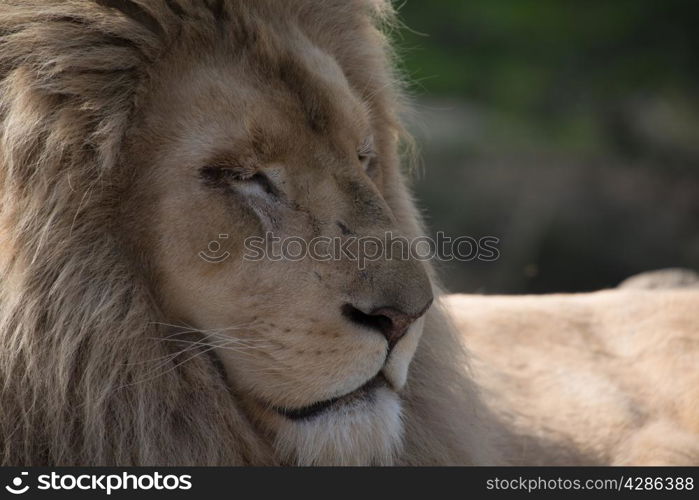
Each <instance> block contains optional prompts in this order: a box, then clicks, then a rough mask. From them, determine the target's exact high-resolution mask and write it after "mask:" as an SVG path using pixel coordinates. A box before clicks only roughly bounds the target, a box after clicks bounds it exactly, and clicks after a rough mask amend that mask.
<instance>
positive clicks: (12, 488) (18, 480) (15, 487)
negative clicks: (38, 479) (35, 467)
mask: <svg viewBox="0 0 699 500" xmlns="http://www.w3.org/2000/svg"><path fill="white" fill-rule="evenodd" d="M28 475H29V473H28V472H20V475H19V476H17V477H15V478H14V479H12V484H11V485H9V484H8V485H7V486H5V489H6V490H7V491H9V492H10V493H12V494H13V495H22V494H23V493H26V492H27V491H29V485H28V484H26V485H24V486H22V483H23V481H22V479H23V476H28Z"/></svg>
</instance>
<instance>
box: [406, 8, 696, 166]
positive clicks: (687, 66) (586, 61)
mask: <svg viewBox="0 0 699 500" xmlns="http://www.w3.org/2000/svg"><path fill="white" fill-rule="evenodd" d="M396 6H397V8H398V10H399V15H400V18H401V20H402V22H403V24H404V27H403V29H401V30H399V33H398V36H397V37H396V38H397V43H398V46H399V47H400V51H401V56H402V58H403V61H404V65H405V70H406V73H407V75H408V76H409V79H410V80H411V81H413V82H415V83H416V93H417V94H418V95H425V94H426V95H432V96H435V95H440V96H454V97H461V98H466V99H469V100H471V101H475V102H478V103H480V104H482V105H484V106H488V107H492V108H494V109H496V110H499V111H502V112H504V113H509V114H513V115H516V116H520V117H522V118H523V119H525V120H527V121H529V122H531V120H535V121H536V124H537V127H538V128H539V132H541V134H543V137H542V140H544V141H547V142H548V143H549V144H550V145H551V146H554V147H555V146H560V147H564V148H566V147H580V148H584V149H590V148H596V147H605V146H609V147H611V148H615V149H617V150H619V152H621V153H628V154H635V153H636V151H635V149H638V146H639V144H637V142H642V140H643V138H642V137H641V138H638V137H635V135H634V133H628V131H627V130H625V124H624V123H623V121H624V120H625V119H628V118H629V117H627V116H626V115H625V110H626V108H628V107H629V106H630V105H631V106H633V103H631V104H629V101H630V100H632V99H646V98H648V97H649V96H657V95H662V96H663V97H664V98H665V99H668V100H671V101H672V103H673V106H674V107H676V108H678V109H683V108H691V109H695V110H696V109H699V102H698V100H697V93H696V89H697V86H698V85H699V2H696V1H694V0H665V1H662V2H661V1H657V0H653V1H651V0H613V1H609V0H607V1H600V0H589V1H578V2H569V1H560V0H439V1H434V2H428V1H425V0H405V1H404V2H402V3H401V2H397V3H396ZM691 125H692V126H694V125H696V126H698V127H699V123H697V122H692V123H691ZM610 129H611V130H610ZM696 139H697V138H696V137H694V140H695V141H696ZM605 141H606V142H605Z"/></svg>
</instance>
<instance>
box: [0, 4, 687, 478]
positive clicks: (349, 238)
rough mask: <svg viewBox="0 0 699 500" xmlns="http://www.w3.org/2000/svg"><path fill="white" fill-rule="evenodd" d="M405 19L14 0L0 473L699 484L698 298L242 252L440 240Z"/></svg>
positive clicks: (334, 11)
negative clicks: (108, 469) (554, 476)
mask: <svg viewBox="0 0 699 500" xmlns="http://www.w3.org/2000/svg"><path fill="white" fill-rule="evenodd" d="M392 20H393V12H392V9H391V6H390V4H389V3H388V2H386V1H382V0H349V1H348V0H324V1H323V2H318V1H312V0H287V1H284V2H278V1H275V0H235V1H234V0H206V1H202V0H71V1H63V0H0V196H1V198H0V200H1V201H0V235H1V236H0V283H1V285H0V380H1V381H2V385H1V389H0V391H1V392H0V446H1V448H0V450H1V451H2V455H1V460H0V463H2V464H3V465H25V466H26V465H64V466H69V465H121V466H124V465H163V466H165V465H440V464H450V465H454V464H461V465H469V464H472V465H482V464H508V463H551V464H575V463H644V462H653V461H667V462H676V461H679V458H678V457H685V458H686V459H687V460H689V461H692V460H693V461H695V462H696V457H697V456H699V455H697V454H696V453H695V451H696V446H695V445H696V433H697V428H696V425H695V424H696V421H697V419H696V412H695V411H694V410H696V401H697V397H696V387H697V384H696V380H697V378H696V377H697V376H696V370H695V369H694V368H692V367H691V366H690V363H689V361H688V356H689V354H688V353H689V352H690V351H691V349H695V347H696V340H697V339H696V331H697V328H696V327H697V323H696V318H694V317H693V316H691V314H690V313H691V312H693V305H694V304H695V303H696V300H697V295H696V293H695V292H690V291H683V292H681V293H680V292H677V291H664V292H643V293H641V292H640V291H638V292H622V291H618V292H603V293H602V294H601V295H595V294H592V295H590V296H580V297H579V298H575V299H570V300H569V299H562V298H557V297H555V296H554V297H550V298H542V299H541V300H539V299H531V298H529V299H527V298H522V299H521V301H522V302H521V303H519V302H516V300H515V299H508V298H497V297H493V298H479V297H472V298H468V299H463V302H462V298H458V297H457V298H456V299H446V300H444V299H443V298H442V297H443V292H442V291H441V288H440V287H439V285H438V283H437V278H436V273H435V271H434V269H433V268H432V267H431V266H430V265H429V263H427V262H424V261H423V260H420V259H415V258H391V259H377V260H371V261H370V262H367V263H366V265H361V266H360V265H358V262H357V260H356V259H353V258H351V256H347V255H343V256H342V257H341V258H332V259H325V258H304V259H291V258H280V259H277V258H270V255H269V254H265V255H264V256H263V257H265V258H261V259H253V258H248V257H249V254H248V250H250V246H249V242H250V238H252V237H260V236H262V235H264V236H265V237H267V236H268V235H271V236H272V238H271V240H272V246H271V247H270V249H271V250H275V249H277V246H278V241H279V240H281V239H285V238H286V239H288V240H289V241H290V240H291V238H296V240H295V241H297V242H298V241H299V240H301V241H308V240H314V241H327V240H332V241H339V242H341V243H342V244H343V245H344V244H345V243H347V242H350V243H352V242H354V241H356V240H357V239H358V238H379V237H381V236H382V235H385V234H386V233H391V234H394V235H396V236H398V237H401V238H406V239H410V238H416V237H418V236H420V235H422V234H424V230H423V224H422V222H421V219H420V217H419V214H418V211H417V209H416V208H415V204H414V202H413V200H412V198H411V195H410V193H409V190H408V188H407V173H406V172H404V171H403V170H402V169H401V167H400V160H399V158H400V155H399V149H400V145H401V144H402V143H404V142H405V141H404V139H405V138H406V133H405V131H404V128H403V126H402V116H403V113H404V111H405V110H406V105H405V104H404V103H405V99H404V97H403V94H404V92H402V90H401V80H400V75H399V74H398V73H397V72H396V70H395V69H394V68H395V64H394V63H393V59H394V57H393V55H392V52H391V47H390V43H389V42H388V37H387V33H388V32H390V29H391V25H392V24H391V23H392ZM274 238H276V240H275V239H274ZM265 241H267V239H265ZM275 241H276V242H277V243H275ZM265 248H266V247H265ZM266 249H267V248H266ZM528 301H531V303H529V302H528ZM445 306H451V308H452V309H453V310H454V312H456V313H458V316H457V323H458V325H457V326H459V327H460V328H461V329H462V330H463V331H464V332H465V333H458V332H457V330H456V329H455V328H454V327H453V326H452V323H451V320H450V317H449V313H448V312H447V311H446V310H445ZM527 325H529V326H527ZM562 326H563V328H564V329H565V331H561V333H560V334H559V335H558V336H556V335H555V334H556V332H559V331H560V330H561V327H562ZM527 328H529V330H528V329H527ZM539 329H541V332H540V333H541V334H542V335H541V337H540V338H534V339H532V338H530V336H526V337H525V332H527V331H535V332H539ZM637 329H638V331H640V332H642V335H643V336H642V338H643V343H642V345H641V347H642V348H641V347H637V346H636V344H635V340H634V333H635V332H636V331H637ZM568 330H570V332H569V331H568ZM498 331H502V332H503V334H502V337H501V339H502V341H503V342H505V343H504V344H502V345H501V347H500V349H501V350H500V351H498V350H497V349H494V350H492V353H493V354H494V360H493V362H494V364H493V365H492V367H491V366H490V365H489V364H488V363H489V361H488V360H489V359H491V358H488V357H487V348H486V347H487V344H488V342H490V341H492V340H494V337H491V336H490V335H486V334H488V333H489V332H494V333H496V332H498ZM588 336H589V337H590V339H591V342H592V341H593V340H594V342H593V345H588V342H587V339H588ZM532 340H534V342H533V343H532V344H530V343H529V342H531V341H532ZM632 341H633V342H632ZM515 342H521V345H517V346H516V345H513V344H514V343H515ZM547 342H550V343H551V346H547V344H546V343H547ZM604 342H606V344H603V343H604ZM527 345H529V348H527V347H526V346H527ZM479 346H480V347H479ZM556 346H557V347H556ZM649 346H651V347H652V346H654V347H653V349H655V347H657V352H656V351H654V350H651V347H649ZM541 347H550V349H549V350H554V349H557V350H559V351H560V353H561V356H563V357H562V358H559V359H557V360H556V361H557V363H555V364H553V363H552V366H549V365H548V364H547V363H546V361H550V357H548V356H545V357H542V356H541ZM590 347H592V349H590ZM603 347H604V349H603ZM480 348H483V349H482V351H479V349H480ZM471 349H473V350H474V351H475V354H473V358H474V359H472V360H471V359H470V358H471V355H469V350H471ZM527 349H531V350H532V351H533V354H532V357H531V359H530V358H527V360H528V361H526V360H520V359H519V358H518V357H517V353H518V352H524V354H527V355H528V354H531V353H530V352H529V351H527ZM673 349H674V350H673ZM578 351H581V352H582V353H583V354H580V353H579V352H578ZM614 355H616V356H619V357H622V356H627V357H626V358H624V359H625V360H626V362H625V363H621V362H620V363H619V365H618V366H617V365H615V364H614V363H613V362H611V357H612V356H614ZM665 355H667V356H668V357H667V358H665V357H663V356H665ZM537 356H538V357H537ZM578 356H581V358H580V360H578ZM634 356H639V357H642V356H646V357H645V358H643V359H642V363H643V365H642V366H641V365H640V364H639V366H638V369H639V370H644V369H645V370H648V369H649V367H652V368H653V370H656V371H650V370H648V371H644V372H643V374H644V377H645V378H643V379H633V373H635V372H632V371H631V370H630V368H634V366H632V363H631V362H629V361H628V360H633V359H635V358H634ZM567 357H569V358H567ZM513 358H515V359H514V360H513ZM481 359H483V360H484V363H481V362H480V360H481ZM566 359H568V360H569V361H570V363H569V364H570V369H571V372H570V373H571V374H572V375H571V377H572V376H575V377H577V378H575V381H577V382H575V383H577V384H578V385H581V386H582V387H574V388H575V389H576V391H573V394H571V391H570V390H567V389H570V388H571V387H572V386H566V385H565V384H566V383H567V381H568V380H569V379H568V378H567V375H566V373H567V370H568V363H566V362H565V361H566ZM576 360H578V361H576ZM510 361H512V363H514V364H513V365H512V366H509V365H508V364H507V363H509V362H510ZM585 361H589V362H590V366H587V365H586V366H585V367H580V368H577V367H578V365H581V366H582V363H583V362H585ZM496 362H497V363H500V364H499V365H498V364H497V363H496ZM503 363H504V365H503ZM518 363H531V367H532V369H533V370H534V371H535V373H534V375H536V376H535V377H533V378H525V379H521V380H515V379H514V377H516V376H518V375H520V374H524V372H525V370H524V369H522V370H520V372H518V371H517V370H518V368H517V366H519V365H518ZM497 367H499V368H500V369H501V373H500V374H499V375H498V374H495V376H493V377H489V376H488V374H486V373H485V372H486V371H487V370H488V369H490V368H493V371H494V370H495V369H496V368H497ZM551 367H552V368H554V370H553V373H552V374H549V375H545V374H544V373H543V372H544V371H547V370H548V369H549V368H551ZM626 367H628V368H629V372H628V373H627V372H625V371H623V370H624V369H625V368H626ZM539 370H541V373H540V372H539ZM585 370H590V371H585ZM683 370H684V371H683ZM678 371H682V373H681V375H678V374H677V372H678ZM622 372H623V373H622ZM581 373H582V374H583V375H579V374H581ZM653 374H655V375H657V377H656V378H653ZM527 376H528V375H527ZM585 376H586V377H587V379H585V378H584V377H585ZM604 376H608V377H611V378H610V379H608V380H607V383H608V385H609V386H604V384H602V382H600V383H599V384H597V385H594V384H592V383H590V382H589V380H588V379H594V378H595V377H598V378H599V377H604ZM510 377H512V378H510ZM616 377H618V380H619V381H618V382H617V378H616ZM571 380H572V379H571ZM622 380H623V383H622V382H621V381H622ZM663 380H672V384H671V388H672V390H668V391H666V394H664V395H663V397H662V398H661V397H660V396H658V395H657V394H656V393H655V392H652V393H651V392H650V391H656V390H657V388H658V387H665V385H664V384H663V383H662V382H663ZM503 381H504V382H505V383H500V382H503ZM692 381H694V383H692ZM508 382H512V383H508ZM571 383H573V382H571ZM517 384H521V385H519V386H518V385H517ZM535 384H536V385H535ZM615 384H616V385H615ZM622 385H623V387H622ZM553 389H558V392H556V391H554V390H553ZM581 389H585V390H588V391H589V394H586V396H587V398H583V399H582V400H578V401H576V403H575V404H574V403H573V402H572V399H573V396H575V395H579V394H578V393H579V392H580V391H581ZM634 391H635V392H634ZM561 392H563V393H564V394H565V396H566V397H565V398H560V393H561ZM547 395H549V396H551V397H550V398H549V399H548V400H547V399H546V396H547ZM495 396H498V397H499V398H500V399H497V398H495ZM624 397H626V398H627V399H623V398H624ZM632 398H638V401H637V400H636V399H632ZM653 398H655V399H653ZM586 401H588V402H589V401H592V402H593V403H594V406H595V408H596V409H597V410H598V411H597V412H595V413H594V414H593V415H592V416H591V417H590V418H591V419H594V420H590V421H587V420H585V419H584V418H583V416H582V413H580V408H581V406H580V405H583V406H582V407H583V408H586V407H585V406H584V405H585V404H586ZM530 402H531V403H532V404H531V405H530ZM646 403H647V404H646ZM651 403H652V404H651ZM644 404H645V405H644ZM624 405H625V406H624ZM620 408H621V409H620ZM693 411H694V413H692V412H693ZM573 412H576V413H575V414H574V415H573V414H572V413H573ZM590 413H591V412H589V411H588V413H586V414H590ZM595 421H596V422H597V425H595ZM547 422H548V423H547ZM636 430H637V431H638V432H634V431H636ZM622 432H623V433H624V434H623V435H622V434H621V433H622ZM588 435H589V436H590V437H589V439H588V437H586V436H588ZM624 436H627V437H628V438H629V441H628V443H627V444H628V446H626V447H624V446H622V445H623V442H622V440H623V439H625V437H624ZM631 438H633V439H632V440H631ZM646 443H651V444H652V446H653V447H650V448H649V447H648V446H646ZM655 447H657V449H658V450H661V452H662V454H655V452H654V450H655V449H656V448H655ZM659 453H660V452H659Z"/></svg>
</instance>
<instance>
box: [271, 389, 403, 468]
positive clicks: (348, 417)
mask: <svg viewBox="0 0 699 500" xmlns="http://www.w3.org/2000/svg"><path fill="white" fill-rule="evenodd" d="M371 384H372V386H371V387H370V388H362V389H363V391H365V394H363V395H362V396H361V397H351V398H350V399H348V400H346V401H342V403H341V404H332V405H330V406H329V407H327V408H325V409H324V410H323V411H321V412H317V413H315V414H314V415H312V416H307V417H305V418H288V417H286V416H283V415H280V414H278V413H277V417H276V418H274V419H273V420H274V424H273V426H274V432H275V440H274V447H275V449H276V451H277V453H278V454H279V456H280V457H281V459H282V460H283V461H284V462H286V463H290V464H295V465H319V464H323V465H391V464H393V463H394V458H395V456H396V454H397V453H398V452H399V451H400V448H401V443H402V436H403V423H402V420H401V402H400V398H399V396H398V394H396V392H395V391H393V390H391V389H390V388H389V387H388V386H387V384H385V382H381V383H379V382H374V381H372V382H371Z"/></svg>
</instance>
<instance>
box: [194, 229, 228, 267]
mask: <svg viewBox="0 0 699 500" xmlns="http://www.w3.org/2000/svg"><path fill="white" fill-rule="evenodd" d="M227 239H228V235H227V234H225V233H221V234H219V235H218V238H217V239H215V240H211V241H210V242H209V243H208V245H207V246H206V250H202V251H201V252H199V258H200V259H201V260H203V261H205V262H208V263H209V264H220V263H221V262H223V261H225V260H227V259H228V258H229V257H230V256H231V253H230V252H229V251H227V250H224V251H221V250H222V247H221V240H227Z"/></svg>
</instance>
